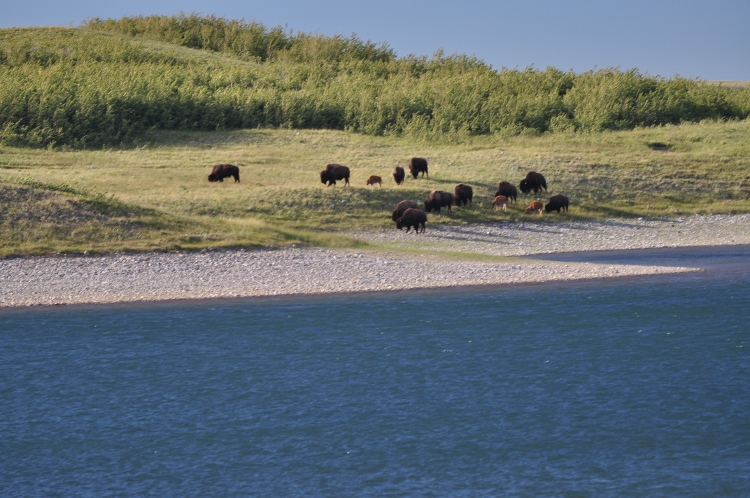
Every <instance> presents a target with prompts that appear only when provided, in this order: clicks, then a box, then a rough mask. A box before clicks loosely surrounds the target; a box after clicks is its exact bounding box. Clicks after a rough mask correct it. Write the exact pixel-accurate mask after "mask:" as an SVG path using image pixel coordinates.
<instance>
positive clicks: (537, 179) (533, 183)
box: [518, 171, 547, 194]
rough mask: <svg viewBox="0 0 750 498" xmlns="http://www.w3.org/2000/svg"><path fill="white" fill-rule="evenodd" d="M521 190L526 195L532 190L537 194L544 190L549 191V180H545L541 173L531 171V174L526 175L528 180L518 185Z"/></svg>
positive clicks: (525, 179)
mask: <svg viewBox="0 0 750 498" xmlns="http://www.w3.org/2000/svg"><path fill="white" fill-rule="evenodd" d="M518 186H519V188H520V189H521V192H523V193H524V194H528V193H529V192H531V191H532V190H533V191H534V193H535V194H536V193H537V192H541V191H542V189H544V191H545V192H546V191H547V180H545V179H544V175H542V174H541V173H537V172H536V171H529V173H528V174H527V175H526V178H524V179H523V180H521V183H519V184H518Z"/></svg>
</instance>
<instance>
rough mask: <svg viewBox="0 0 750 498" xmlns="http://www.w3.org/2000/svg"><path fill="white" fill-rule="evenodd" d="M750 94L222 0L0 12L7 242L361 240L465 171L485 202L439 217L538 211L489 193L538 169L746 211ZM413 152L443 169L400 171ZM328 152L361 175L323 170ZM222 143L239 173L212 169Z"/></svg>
mask: <svg viewBox="0 0 750 498" xmlns="http://www.w3.org/2000/svg"><path fill="white" fill-rule="evenodd" d="M749 115H750V87H748V86H747V85H744V86H743V85H741V84H734V83H732V84H729V83H727V82H724V83H721V84H719V83H716V82H713V83H711V82H701V81H695V80H687V79H682V78H674V79H662V78H656V77H650V76H648V75H643V74H640V73H639V72H638V71H635V70H632V71H619V70H614V69H603V70H598V71H590V72H587V73H583V74H573V73H570V72H563V71H559V70H557V69H554V68H547V69H544V70H537V69H526V70H506V69H503V70H500V71H495V70H493V69H492V68H491V67H489V66H487V65H486V64H484V63H483V62H482V61H479V60H476V59H474V58H470V57H465V56H450V57H446V56H445V55H444V54H442V53H436V54H435V56H434V57H432V58H424V57H423V58H413V57H409V58H405V59H397V58H396V57H395V55H394V53H393V51H392V50H390V49H389V48H388V47H387V45H380V46H376V45H374V44H372V43H371V42H365V41H362V40H359V39H357V38H356V37H350V38H342V37H334V38H326V37H322V36H314V35H307V34H292V33H291V32H285V31H284V30H281V29H279V28H274V29H266V28H265V27H264V26H262V25H258V24H254V23H253V24H247V23H244V22H238V21H226V20H223V19H217V18H213V17H210V18H201V17H197V16H175V17H161V16H152V17H145V18H143V17H136V18H124V19H120V20H98V19H93V20H90V21H88V22H87V23H86V24H85V25H84V26H82V27H80V28H29V29H3V30H0V234H2V237H0V255H10V254H39V253H46V252H61V251H62V252H66V251H78V252H82V251H113V250H160V249H174V248H180V247H182V248H191V249H200V248H205V247H210V246H221V247H227V246H242V247H257V246H264V245H284V244H312V245H335V246H351V245H354V244H356V242H354V241H353V240H351V239H350V238H348V237H347V233H349V232H351V230H353V229H356V228H358V227H373V228H379V227H388V228H392V225H393V224H392V222H391V221H390V213H391V211H392V209H393V207H394V206H395V204H396V203H397V202H399V201H400V200H402V199H405V198H410V199H414V200H418V201H424V199H425V198H426V197H427V195H428V193H429V192H430V191H431V190H435V189H440V190H447V191H452V189H453V186H454V185H455V184H457V183H459V182H463V183H468V184H470V185H471V186H472V187H473V188H474V191H475V204H474V206H472V207H469V208H460V209H455V210H454V211H453V212H452V213H450V214H446V213H443V214H441V215H431V216H430V221H429V223H430V224H435V223H464V222H492V221H499V220H508V219H509V220H518V219H522V218H524V219H528V217H527V216H526V215H524V214H523V205H525V204H526V203H528V202H529V201H531V200H533V199H535V197H534V196H524V197H522V198H521V200H520V202H519V206H513V207H512V208H511V209H510V211H509V212H507V213H504V212H496V211H493V210H492V209H490V205H489V204H490V201H491V199H490V196H491V194H493V193H494V192H495V189H496V186H497V183H498V182H499V181H500V180H509V181H511V182H513V183H516V184H518V182H519V181H520V180H521V179H522V178H523V177H524V176H525V174H526V172H528V171H529V170H535V171H538V172H541V173H543V174H544V175H545V176H546V178H547V182H548V185H549V187H550V193H549V195H552V194H555V193H565V194H567V195H568V196H569V197H570V199H571V201H572V208H571V211H570V213H569V214H565V215H560V216H557V215H553V216H548V217H544V218H543V219H545V220H547V221H550V220H557V219H577V218H583V217H597V218H605V217H612V216H675V215H682V214H689V213H729V212H748V210H750V193H749V191H748V181H749V180H750V140H749V139H748V137H750V121H748V120H747V119H746V118H747V117H748V116H749ZM412 156H422V157H425V158H427V159H428V161H429V165H430V177H429V179H424V180H422V179H420V180H413V179H411V178H409V179H407V181H406V184H405V185H403V186H399V187H396V186H395V185H394V182H393V180H392V178H391V176H390V173H391V170H392V169H393V167H394V166H396V165H402V166H406V164H407V161H408V159H409V158H410V157H412ZM330 162H338V163H342V164H345V165H347V166H349V167H350V168H351V170H352V186H351V187H346V188H344V187H342V186H337V187H335V188H334V187H329V188H326V187H324V186H323V185H322V184H321V183H320V179H319V171H320V170H321V169H323V167H324V166H325V165H326V164H327V163H330ZM217 163H233V164H236V165H238V166H240V168H241V175H242V182H241V183H240V184H234V183H233V182H226V181H225V182H223V183H220V184H209V183H208V182H207V179H206V178H207V175H208V173H209V172H210V170H211V167H212V166H213V165H214V164H217ZM371 174H376V175H380V176H382V177H383V178H384V179H385V185H384V188H382V189H377V188H375V189H369V188H366V187H365V185H364V184H365V179H366V178H367V176H369V175H371ZM696 236H699V234H696Z"/></svg>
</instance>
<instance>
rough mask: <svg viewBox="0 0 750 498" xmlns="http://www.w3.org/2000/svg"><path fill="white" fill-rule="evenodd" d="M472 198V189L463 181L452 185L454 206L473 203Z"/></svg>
mask: <svg viewBox="0 0 750 498" xmlns="http://www.w3.org/2000/svg"><path fill="white" fill-rule="evenodd" d="M473 198H474V190H473V189H472V188H471V187H470V186H468V185H465V184H463V183H459V184H458V185H456V186H455V187H453V205H454V206H465V205H467V204H473V201H472V199H473Z"/></svg>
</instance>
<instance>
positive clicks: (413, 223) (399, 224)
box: [396, 208, 427, 233]
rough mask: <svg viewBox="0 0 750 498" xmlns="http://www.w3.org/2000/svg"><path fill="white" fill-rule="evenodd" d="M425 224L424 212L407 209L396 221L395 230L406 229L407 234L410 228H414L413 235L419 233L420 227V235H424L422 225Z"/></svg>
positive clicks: (425, 216)
mask: <svg viewBox="0 0 750 498" xmlns="http://www.w3.org/2000/svg"><path fill="white" fill-rule="evenodd" d="M425 223H427V215H426V214H425V212H424V211H420V210H419V209H415V208H409V209H407V210H406V211H404V214H403V215H402V216H401V218H399V219H398V220H396V228H398V229H399V230H401V229H402V228H403V227H406V233H409V230H411V227H414V233H420V230H419V226H420V225H421V226H422V231H421V233H424V225H425Z"/></svg>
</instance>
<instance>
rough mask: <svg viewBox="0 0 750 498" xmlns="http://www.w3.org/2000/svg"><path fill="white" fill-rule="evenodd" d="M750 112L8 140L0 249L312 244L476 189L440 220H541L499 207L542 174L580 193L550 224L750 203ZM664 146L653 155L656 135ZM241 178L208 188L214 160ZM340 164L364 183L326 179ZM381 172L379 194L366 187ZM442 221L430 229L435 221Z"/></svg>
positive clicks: (731, 209)
mask: <svg viewBox="0 0 750 498" xmlns="http://www.w3.org/2000/svg"><path fill="white" fill-rule="evenodd" d="M748 137H750V122H748V121H738V122H702V123H698V124H683V125H680V126H665V127H657V128H639V129H635V130H633V131H621V132H605V133H592V134H573V133H567V134H566V133H557V134H544V135H540V136H523V135H522V136H517V137H511V138H500V137H497V136H495V137H473V138H472V137H470V138H466V139H464V140H463V141H461V142H460V143H455V141H454V143H439V142H428V141H421V142H417V141H414V140H410V139H407V138H394V137H372V136H364V135H358V134H353V133H347V132H340V131H326V130H319V131H314V130H243V131H232V132H154V133H153V134H152V135H150V136H149V137H148V139H149V140H148V144H147V145H144V146H142V147H134V148H122V149H107V150H83V151H70V150H48V149H29V148H14V147H0V230H1V233H2V242H0V255H11V254H42V253H50V252H82V251H100V252H101V251H121V250H137V251H143V250H170V249H176V248H185V249H201V248H205V247H259V246H267V245H276V246H283V245H290V244H298V245H315V246H337V247H353V246H357V245H358V243H357V242H356V241H354V240H353V239H352V238H351V237H349V236H348V234H349V233H350V232H351V231H352V230H354V229H357V228H389V229H390V228H393V226H394V224H393V222H392V221H391V219H390V214H391V211H392V210H393V208H394V206H395V205H396V203H397V202H399V201H400V200H402V199H406V198H408V199H413V200H417V201H420V202H422V201H424V199H425V198H426V197H427V195H428V194H429V192H430V191H431V190H436V189H440V190H447V191H452V189H453V186H454V185H455V184H457V183H459V182H463V183H467V184H469V185H471V186H472V187H473V188H474V194H475V201H474V206H473V207H470V208H453V211H452V212H451V213H447V212H445V211H443V212H442V213H441V214H440V215H436V214H431V215H429V222H428V225H433V224H436V223H463V222H468V223H480V222H497V221H501V220H510V221H517V220H520V219H533V217H529V216H528V215H525V214H524V213H523V208H524V207H525V205H526V204H527V203H528V202H530V201H531V200H535V199H537V198H540V199H546V198H547V197H548V196H533V195H531V196H521V197H520V199H519V203H518V205H511V206H510V208H509V210H508V212H507V213H504V212H502V211H494V210H492V209H491V205H490V203H491V200H492V199H491V196H492V194H493V193H494V192H495V189H496V186H497V183H498V182H499V181H501V180H509V181H511V182H513V183H515V184H518V182H519V181H520V180H521V179H522V178H523V177H524V176H525V174H526V172H527V171H529V170H535V171H538V172H541V173H542V174H544V175H545V176H546V178H547V183H548V186H549V189H550V190H549V195H553V194H556V193H565V194H566V195H568V197H569V198H570V199H571V204H572V205H571V209H570V212H569V213H568V214H562V215H557V214H556V213H554V214H552V215H550V216H548V217H545V220H549V219H553V220H557V219H560V220H577V219H590V218H610V217H630V216H657V217H661V216H679V215H686V214H693V213H703V214H712V213H746V212H750V139H749V138H748ZM657 143H658V144H662V145H664V146H665V148H666V150H654V149H653V148H652V146H653V144H657ZM412 156H423V157H426V158H427V159H428V162H429V168H430V177H429V179H419V180H414V179H412V178H411V177H409V176H408V177H407V180H406V182H405V184H404V185H402V186H396V185H395V183H394V181H393V179H392V177H391V170H392V169H393V167H394V166H396V165H401V166H406V164H407V161H408V159H409V158H410V157H412ZM223 162H227V163H232V164H236V165H238V166H239V167H240V170H241V179H242V182H241V183H239V184H235V183H234V181H233V180H232V179H228V180H225V181H224V182H223V183H209V182H208V181H207V175H208V173H209V172H210V170H211V167H212V166H213V165H214V164H218V163H223ZM329 162H338V163H341V164H345V165H347V166H349V167H350V169H351V171H352V176H351V183H352V186H351V187H343V186H342V184H339V185H337V186H336V187H325V186H324V185H323V184H321V183H320V178H319V172H320V170H321V169H323V167H324V166H325V165H326V164H327V163H329ZM371 174H375V175H380V176H382V177H383V179H384V186H383V188H382V189H379V188H377V187H375V188H369V187H366V186H365V180H366V178H367V177H368V176H369V175H371ZM428 230H429V226H428Z"/></svg>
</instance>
